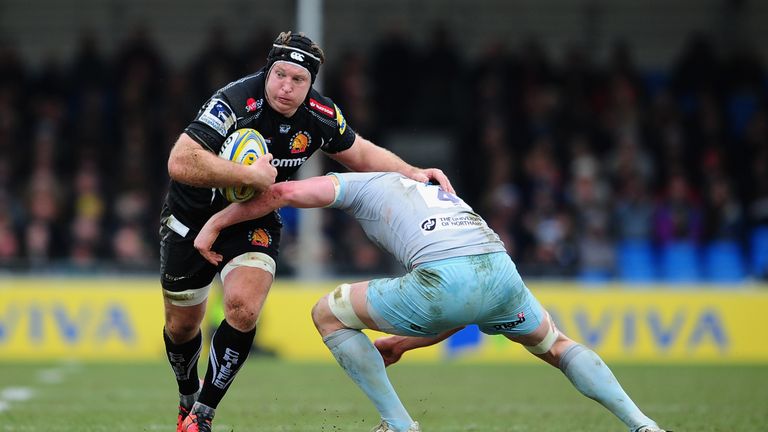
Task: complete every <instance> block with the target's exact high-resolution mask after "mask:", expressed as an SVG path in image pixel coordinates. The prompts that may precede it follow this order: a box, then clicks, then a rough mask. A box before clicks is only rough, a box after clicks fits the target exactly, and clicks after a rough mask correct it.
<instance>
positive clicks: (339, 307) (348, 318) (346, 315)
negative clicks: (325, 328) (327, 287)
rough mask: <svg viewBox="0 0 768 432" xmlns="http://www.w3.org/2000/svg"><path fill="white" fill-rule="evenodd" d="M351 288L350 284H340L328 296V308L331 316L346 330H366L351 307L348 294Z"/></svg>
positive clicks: (350, 298)
mask: <svg viewBox="0 0 768 432" xmlns="http://www.w3.org/2000/svg"><path fill="white" fill-rule="evenodd" d="M351 291H352V286H351V285H350V284H341V285H339V286H337V287H336V289H335V290H333V292H331V293H330V294H329V295H328V308H329V309H330V311H331V313H332V314H333V316H335V317H336V319H338V320H339V321H341V323H342V324H344V325H345V326H346V327H347V328H351V329H357V330H362V329H364V328H368V326H366V325H365V324H364V323H363V322H362V321H360V318H358V316H357V314H356V313H355V310H354V308H353V307H352V297H351V296H350V293H351Z"/></svg>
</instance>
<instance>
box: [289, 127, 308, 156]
mask: <svg viewBox="0 0 768 432" xmlns="http://www.w3.org/2000/svg"><path fill="white" fill-rule="evenodd" d="M311 143H312V137H311V136H309V134H308V133H307V132H303V131H302V132H297V133H296V134H295V135H293V137H291V153H292V154H295V153H304V152H305V151H307V148H309V145H310V144H311Z"/></svg>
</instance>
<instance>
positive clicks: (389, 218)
mask: <svg viewBox="0 0 768 432" xmlns="http://www.w3.org/2000/svg"><path fill="white" fill-rule="evenodd" d="M332 175H334V176H335V177H336V178H338V179H339V183H340V186H339V188H338V191H337V193H336V199H335V200H334V201H333V204H331V205H330V206H329V207H332V208H338V209H341V210H343V211H345V212H347V213H349V214H350V215H351V216H353V217H354V218H355V219H357V220H358V222H359V223H360V225H361V226H362V228H363V231H365V233H366V235H367V236H368V238H370V239H371V241H373V242H374V243H376V244H377V245H378V246H379V247H381V248H382V249H384V250H386V251H387V252H389V253H391V254H392V255H393V256H394V257H395V258H396V259H397V260H398V261H399V262H400V263H402V264H403V265H404V266H405V267H406V268H407V269H409V270H410V269H413V268H414V267H416V266H418V265H419V264H422V263H425V262H429V261H436V260H441V259H445V258H453V257H458V256H467V255H480V254H486V253H492V252H504V251H505V248H504V243H502V242H501V240H500V239H499V236H498V235H497V234H496V233H495V232H494V231H493V230H491V229H490V228H489V227H488V225H487V224H486V223H485V221H484V220H483V219H482V218H481V217H480V216H479V215H478V214H477V213H475V212H474V211H473V210H472V207H470V206H469V205H467V203H465V202H464V201H463V200H462V199H461V198H458V197H457V196H456V195H453V194H450V193H447V192H445V191H443V190H442V189H440V187H439V186H433V185H428V184H425V183H419V182H417V181H414V180H411V179H409V178H406V177H403V176H402V175H400V174H397V173H345V174H335V173H334V174H332Z"/></svg>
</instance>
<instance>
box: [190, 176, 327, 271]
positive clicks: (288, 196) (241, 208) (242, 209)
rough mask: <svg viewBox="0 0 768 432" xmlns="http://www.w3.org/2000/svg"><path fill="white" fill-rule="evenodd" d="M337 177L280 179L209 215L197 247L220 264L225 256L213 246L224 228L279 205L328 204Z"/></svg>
mask: <svg viewBox="0 0 768 432" xmlns="http://www.w3.org/2000/svg"><path fill="white" fill-rule="evenodd" d="M337 181H338V180H337V179H336V177H334V176H322V177H312V178H308V179H306V180H299V181H289V182H284V183H277V184H274V185H272V186H270V187H269V189H267V190H266V191H264V193H262V194H260V195H257V196H256V197H254V198H252V199H250V200H248V201H246V202H244V203H234V204H230V205H229V206H227V207H225V208H224V209H223V210H221V211H219V212H218V213H216V214H214V215H213V216H211V218H210V219H208V222H206V223H205V225H204V226H203V228H202V229H201V230H200V233H198V234H197V237H195V248H196V249H197V250H198V252H200V254H201V255H202V256H203V257H204V258H205V259H206V260H208V261H209V262H210V263H211V264H214V265H217V264H219V263H220V262H221V260H222V259H223V257H222V256H221V255H220V254H218V253H216V252H214V251H212V250H211V248H212V247H213V243H214V242H215V241H216V238H217V237H218V236H219V233H220V232H221V230H223V229H224V228H226V227H228V226H231V225H234V224H236V223H240V222H243V221H247V220H251V219H258V218H260V217H262V216H265V215H267V214H269V213H270V212H272V211H274V210H276V209H278V208H280V207H285V206H291V207H298V208H312V207H325V206H327V205H329V204H331V203H332V202H333V200H334V198H335V197H336V192H335V187H334V186H335V182H337Z"/></svg>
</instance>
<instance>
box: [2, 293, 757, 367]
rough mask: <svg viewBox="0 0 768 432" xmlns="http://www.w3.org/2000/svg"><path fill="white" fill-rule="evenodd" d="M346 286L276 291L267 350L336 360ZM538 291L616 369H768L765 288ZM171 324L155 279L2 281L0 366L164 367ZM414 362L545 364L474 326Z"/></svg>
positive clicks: (263, 327) (561, 321)
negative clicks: (741, 365) (334, 333)
mask: <svg viewBox="0 0 768 432" xmlns="http://www.w3.org/2000/svg"><path fill="white" fill-rule="evenodd" d="M336 285H337V284H336V283H334V282H327V283H318V284H299V283H294V282H277V283H276V284H275V286H274V287H273V289H272V292H271V293H270V296H269V298H268V300H267V302H266V305H265V308H264V312H263V314H262V318H261V320H260V323H259V330H258V332H257V342H258V343H259V344H260V345H262V346H263V347H265V348H268V349H271V350H274V351H275V352H276V353H277V354H278V355H279V356H280V357H281V358H285V359H290V360H302V361H305V360H308V361H332V357H331V356H330V354H329V353H328V351H327V349H326V348H325V345H323V343H322V341H321V340H320V338H319V336H318V335H317V332H316V330H315V328H314V326H313V325H312V321H311V319H310V310H311V308H312V306H313V305H314V304H315V302H316V301H317V300H318V299H319V298H320V297H321V296H323V295H325V294H326V293H328V292H330V291H331V290H332V289H333V288H334V287H335V286H336ZM530 286H531V289H532V290H533V292H534V293H535V295H536V296H537V298H538V299H539V300H540V301H541V303H542V304H543V305H544V306H545V307H546V308H547V309H548V310H549V311H550V313H551V314H552V316H553V317H554V319H555V321H556V322H557V323H558V325H559V327H560V328H561V330H563V331H564V332H565V333H566V334H567V335H568V336H570V337H571V338H572V339H574V340H577V341H579V342H582V343H584V344H585V345H588V346H590V347H592V348H593V349H594V350H595V351H597V352H598V353H600V355H601V356H603V358H605V360H606V361H613V362H709V363H713V362H730V363H733V362H750V363H765V362H768V334H766V333H765V332H764V331H763V329H766V328H768V314H765V313H764V311H766V310H768V289H766V287H750V288H739V289H715V288H711V287H704V288H702V287H699V288H698V289H693V288H687V289H685V288H679V287H655V288H653V289H644V290H639V289H634V288H627V287H623V288H619V287H615V288H606V289H584V288H582V287H579V286H578V285H576V284H568V285H565V286H564V285H562V284H558V285H557V288H553V287H550V286H548V285H547V284H535V283H534V284H530ZM212 315H213V314H212ZM162 325H163V309H162V295H161V292H160V288H159V283H158V282H157V281H156V280H155V279H77V280H70V279H0V360H27V359H29V360H50V359H69V358H76V359H83V360H156V359H160V358H162V357H163V342H162V337H161V333H160V332H161V329H162ZM369 336H370V337H371V338H376V337H379V336H380V334H379V333H377V332H369ZM408 358H409V359H410V360H439V359H447V358H450V359H456V360H459V361H472V362H474V361H482V362H485V361H516V362H517V361H538V360H536V359H535V358H533V357H532V356H531V355H530V354H529V353H528V352H527V351H525V350H524V349H522V348H521V347H519V346H517V345H516V344H513V343H511V342H509V341H508V340H506V339H505V338H503V337H502V336H487V335H484V334H482V333H480V332H479V331H478V330H477V328H476V327H468V328H467V329H465V330H463V331H461V332H459V333H457V334H456V335H455V336H453V337H452V338H450V339H449V340H447V341H445V342H443V343H442V344H440V345H437V346H433V347H429V348H425V349H422V350H418V351H415V352H412V353H409V354H408Z"/></svg>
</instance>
